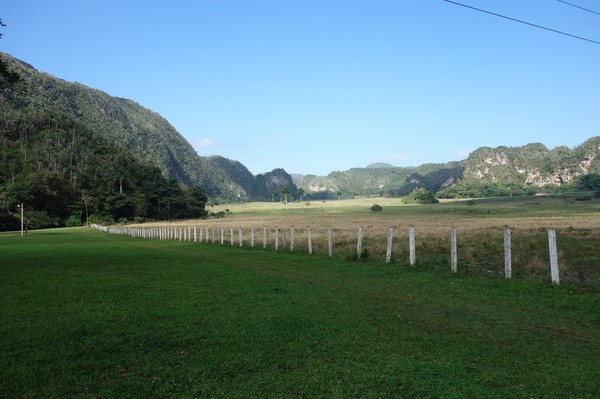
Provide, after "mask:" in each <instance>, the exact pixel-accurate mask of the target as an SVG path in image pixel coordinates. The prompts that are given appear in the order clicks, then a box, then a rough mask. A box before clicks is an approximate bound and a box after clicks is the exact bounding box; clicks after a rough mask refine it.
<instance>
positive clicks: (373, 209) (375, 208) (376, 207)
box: [371, 204, 383, 213]
mask: <svg viewBox="0 0 600 399" xmlns="http://www.w3.org/2000/svg"><path fill="white" fill-rule="evenodd" d="M381 211H383V207H382V206H381V205H379V204H373V206H371V212H375V213H376V212H381Z"/></svg>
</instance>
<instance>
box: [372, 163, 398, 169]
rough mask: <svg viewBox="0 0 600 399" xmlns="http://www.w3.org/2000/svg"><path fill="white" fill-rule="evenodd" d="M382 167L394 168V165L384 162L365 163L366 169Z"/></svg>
mask: <svg viewBox="0 0 600 399" xmlns="http://www.w3.org/2000/svg"><path fill="white" fill-rule="evenodd" d="M382 168H395V166H394V165H391V164H389V163H385V162H375V163H372V164H370V165H367V169H382Z"/></svg>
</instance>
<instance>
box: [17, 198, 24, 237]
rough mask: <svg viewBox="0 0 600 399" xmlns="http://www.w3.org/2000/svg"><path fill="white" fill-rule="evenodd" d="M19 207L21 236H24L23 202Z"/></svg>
mask: <svg viewBox="0 0 600 399" xmlns="http://www.w3.org/2000/svg"><path fill="white" fill-rule="evenodd" d="M17 208H20V209H21V238H23V203H22V202H21V205H17Z"/></svg>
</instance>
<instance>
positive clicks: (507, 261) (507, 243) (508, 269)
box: [504, 227, 512, 278]
mask: <svg viewBox="0 0 600 399" xmlns="http://www.w3.org/2000/svg"><path fill="white" fill-rule="evenodd" d="M511 277H512V249H511V237H510V229H509V228H508V227H505V228H504V278H511Z"/></svg>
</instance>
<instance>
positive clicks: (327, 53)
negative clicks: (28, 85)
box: [0, 0, 600, 175]
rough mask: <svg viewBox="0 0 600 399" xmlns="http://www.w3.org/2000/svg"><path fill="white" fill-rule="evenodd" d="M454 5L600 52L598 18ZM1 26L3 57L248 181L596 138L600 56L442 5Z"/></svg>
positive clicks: (103, 8) (56, 9)
mask: <svg viewBox="0 0 600 399" xmlns="http://www.w3.org/2000/svg"><path fill="white" fill-rule="evenodd" d="M458 1H459V2H461V3H463V4H468V5H470V6H472V7H477V8H481V9H485V10H488V11H491V12H494V13H497V14H502V15H506V16H509V17H512V18H516V19H520V20H524V21H527V22H530V23H534V24H537V25H541V26H544V27H548V28H551V29H555V30H559V31H564V32H566V33H569V34H572V35H577V36H581V37H585V38H588V39H591V40H595V41H600V15H599V14H595V13H593V12H590V11H586V10H583V9H581V8H576V7H574V6H572V5H569V4H566V3H564V2H561V1H557V0H503V1H491V0H458ZM569 3H572V4H575V5H577V6H579V7H583V8H587V9H589V10H592V11H596V12H600V2H598V1H597V0H570V1H569ZM0 18H1V19H2V20H3V22H4V23H5V24H6V25H7V26H6V27H3V28H2V30H1V32H2V33H3V34H4V36H3V38H2V39H1V40H0V51H2V52H5V53H8V54H11V55H12V56H14V57H17V58H19V59H21V60H23V61H25V62H28V63H29V64H31V65H33V66H34V67H35V68H37V69H38V70H40V71H42V72H47V73H50V74H52V75H54V76H56V77H60V78H62V79H65V80H68V81H76V82H80V83H83V84H85V85H87V86H91V87H93V88H96V89H100V90H103V91H105V92H107V93H108V94H110V95H113V96H118V97H125V98H130V99H132V100H134V101H137V102H138V103H140V104H141V105H143V106H144V107H147V108H150V109H152V110H153V111H155V112H158V113H159V114H160V115H162V116H163V117H165V118H166V119H167V120H168V121H169V122H170V123H171V124H172V125H173V126H175V128H176V129H177V130H178V131H179V132H180V133H181V134H182V135H183V136H184V137H185V138H186V139H187V140H188V141H189V142H190V143H191V144H192V145H193V146H194V148H195V149H196V150H197V152H198V154H200V155H222V156H225V157H227V158H231V159H235V160H238V161H240V162H242V163H243V164H244V165H245V166H246V167H248V169H249V170H250V171H251V172H252V173H254V174H258V173H263V172H267V171H270V170H272V169H274V168H284V169H285V170H286V171H288V172H290V173H303V174H309V173H311V174H317V175H326V174H328V173H330V172H332V171H335V170H346V169H350V168H352V167H364V166H366V165H368V164H369V163H373V162H388V163H391V164H393V165H396V166H417V165H420V164H423V163H429V162H447V161H452V160H460V159H464V158H466V157H467V155H468V153H469V151H471V150H474V149H476V148H478V147H481V146H489V147H495V146H499V145H507V146H520V145H524V144H527V143H530V142H541V143H543V144H545V145H546V146H548V147H549V148H554V147H556V146H559V145H567V146H569V147H574V146H576V145H579V144H581V143H582V142H584V141H585V140H587V139H588V138H590V137H593V136H596V135H600V45H598V44H594V43H590V42H586V41H583V40H579V39H575V38H572V37H567V36H565V35H560V34H557V33H553V32H550V31H547V30H542V29H539V28H535V27H532V26H529V25H524V24H520V23H517V22H514V21H511V20H507V19H504V18H500V17H497V16H493V15H490V14H486V13H483V12H479V11H475V10H473V9H468V8H465V7H462V6H458V5H456V4H451V3H449V2H446V1H444V0H169V1H152V0H145V1H137V0H135V1H134V0H131V1H129V0H101V1H100V0H85V1H82V0H72V1H66V0H53V1H47V0H28V1H5V2H4V4H3V5H2V6H0Z"/></svg>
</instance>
